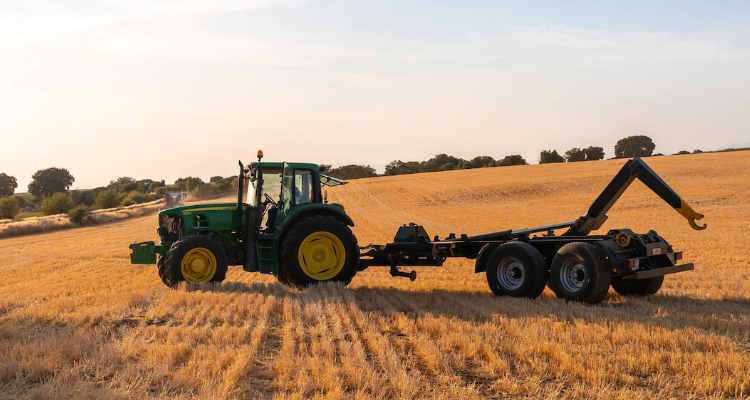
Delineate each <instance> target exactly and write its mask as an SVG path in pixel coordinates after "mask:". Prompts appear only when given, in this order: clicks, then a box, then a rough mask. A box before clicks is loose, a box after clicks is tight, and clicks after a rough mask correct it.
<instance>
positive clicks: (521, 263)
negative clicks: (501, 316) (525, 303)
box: [486, 242, 547, 298]
mask: <svg viewBox="0 0 750 400" xmlns="http://www.w3.org/2000/svg"><path fill="white" fill-rule="evenodd" d="M486 274H487V284H489V286H490V289H491V290H492V293H494V294H495V295H496V296H512V297H528V298H536V297H539V295H540V294H542V292H543V291H544V285H545V283H546V282H547V266H546V265H545V264H544V257H542V254H541V253H540V252H539V250H537V249H536V248H534V246H532V245H530V244H528V243H523V242H508V243H505V244H503V245H501V246H498V247H497V248H496V249H495V250H493V251H492V254H490V258H489V260H487V269H486Z"/></svg>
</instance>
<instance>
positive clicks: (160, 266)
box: [156, 254, 169, 286]
mask: <svg viewBox="0 0 750 400" xmlns="http://www.w3.org/2000/svg"><path fill="white" fill-rule="evenodd" d="M165 258H166V257H164V256H163V255H161V254H157V255H156V269H157V270H158V271H159V279H161V282H162V283H163V284H165V285H167V286H169V283H168V281H167V271H166V268H164V259H165Z"/></svg>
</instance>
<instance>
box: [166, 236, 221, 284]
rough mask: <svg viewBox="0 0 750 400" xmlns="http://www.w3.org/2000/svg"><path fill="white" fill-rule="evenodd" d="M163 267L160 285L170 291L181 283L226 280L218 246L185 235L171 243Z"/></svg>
mask: <svg viewBox="0 0 750 400" xmlns="http://www.w3.org/2000/svg"><path fill="white" fill-rule="evenodd" d="M163 265H164V267H163V273H160V274H159V275H160V276H162V282H164V284H165V285H167V286H169V287H170V288H173V289H174V288H176V287H177V285H178V284H179V283H180V282H181V281H187V282H188V283H191V284H194V285H201V284H204V283H207V282H221V281H223V280H224V279H225V278H226V276H227V265H228V262H227V255H226V253H225V252H224V248H223V247H222V245H221V244H220V243H218V242H217V241H215V240H213V239H211V238H210V237H208V236H206V235H188V236H183V237H182V238H180V239H179V240H177V241H176V242H174V243H172V247H170V248H169V251H168V252H167V255H166V257H165V259H164V264H163Z"/></svg>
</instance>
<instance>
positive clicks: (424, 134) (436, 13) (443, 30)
mask: <svg viewBox="0 0 750 400" xmlns="http://www.w3.org/2000/svg"><path fill="white" fill-rule="evenodd" d="M633 134H646V135H649V136H651V137H652V138H653V139H654V141H655V142H656V145H657V148H656V150H657V151H659V152H664V153H673V152H676V151H678V150H694V149H696V148H700V149H704V150H707V149H717V148H724V147H728V146H738V145H745V146H748V145H750V2H740V1H736V2H718V1H712V2H696V1H660V2H657V1H618V2H602V1H596V2H594V1H590V2H589V1H536V2H532V1H527V2H501V1H477V2H471V1H455V2H448V1H440V2H438V1H430V2H426V1H420V2H407V1H376V2H374V1H368V2H365V1H361V2H357V1H297V0H290V1H283V0H281V1H280V0H255V1H253V0H231V1H221V2H215V1H204V0H188V1H177V0H172V1H146V0H136V1H128V0H106V1H79V0H69V1H65V2H47V1H13V0H10V1H9V0H0V136H1V137H2V150H3V152H2V153H3V154H2V157H1V158H0V172H5V173H8V174H10V175H14V176H16V177H17V178H18V180H19V188H18V191H25V189H26V185H27V184H28V181H29V179H30V176H31V174H32V173H33V172H34V171H36V170H38V169H41V168H46V167H51V166H56V167H65V168H68V169H69V170H70V171H71V173H72V174H73V175H74V176H75V177H76V182H75V185H74V186H76V187H80V188H88V187H94V186H100V185H104V184H106V183H107V182H108V181H109V180H111V179H115V178H117V177H118V176H133V177H135V178H153V179H166V180H167V181H168V182H171V181H173V180H174V179H175V178H178V177H180V176H187V175H197V176H200V177H202V178H203V179H208V177H210V176H211V175H216V174H219V175H231V174H234V173H236V171H235V169H236V167H235V166H236V161H237V159H240V158H241V159H243V160H244V161H251V160H252V159H253V158H254V154H255V151H256V150H257V149H263V150H264V151H265V153H266V158H267V159H268V160H287V161H311V162H319V163H330V164H334V165H341V164H350V163H359V164H371V165H373V166H378V167H379V168H382V166H383V165H384V164H386V163H387V162H389V161H391V160H394V159H401V160H404V161H406V160H424V159H427V158H429V157H431V156H432V155H434V154H436V153H442V152H445V153H449V154H453V155H456V156H460V157H464V158H469V157H473V156H476V155H491V156H493V157H503V156H505V155H508V154H521V155H523V156H524V157H526V159H527V160H529V161H530V162H536V160H537V158H538V154H539V151H540V150H542V149H557V150H558V151H560V152H564V151H565V150H568V149H570V148H571V147H583V146H589V145H599V146H602V147H604V148H605V151H607V152H608V153H612V152H613V146H614V144H615V142H616V141H617V140H618V139H619V138H622V137H624V136H628V135H633Z"/></svg>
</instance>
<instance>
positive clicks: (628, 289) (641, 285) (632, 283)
mask: <svg viewBox="0 0 750 400" xmlns="http://www.w3.org/2000/svg"><path fill="white" fill-rule="evenodd" d="M662 283H664V277H663V276H656V277H653V278H648V279H639V280H634V279H622V278H617V279H612V289H615V292H617V293H619V294H621V295H623V296H650V295H652V294H656V292H658V291H659V289H661V285H662Z"/></svg>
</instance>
